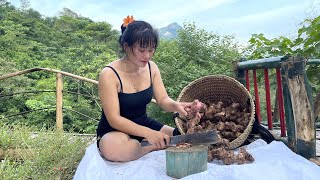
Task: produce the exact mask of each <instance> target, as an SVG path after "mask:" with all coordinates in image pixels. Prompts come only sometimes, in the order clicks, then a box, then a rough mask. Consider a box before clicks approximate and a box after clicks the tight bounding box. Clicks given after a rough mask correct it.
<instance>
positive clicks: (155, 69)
mask: <svg viewBox="0 0 320 180" xmlns="http://www.w3.org/2000/svg"><path fill="white" fill-rule="evenodd" d="M149 63H150V67H151V70H152V71H153V72H157V71H159V68H158V65H157V64H156V63H155V62H154V61H149Z"/></svg>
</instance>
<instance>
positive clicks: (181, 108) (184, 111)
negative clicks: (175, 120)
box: [176, 102, 192, 116]
mask: <svg viewBox="0 0 320 180" xmlns="http://www.w3.org/2000/svg"><path fill="white" fill-rule="evenodd" d="M191 105H192V102H176V106H177V112H178V113H179V114H180V115H183V116H187V115H188V111H190V109H191Z"/></svg>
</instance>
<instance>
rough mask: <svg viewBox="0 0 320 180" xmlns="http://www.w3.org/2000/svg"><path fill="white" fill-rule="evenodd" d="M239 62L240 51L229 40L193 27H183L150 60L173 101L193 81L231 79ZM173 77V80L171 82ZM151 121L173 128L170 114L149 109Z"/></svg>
mask: <svg viewBox="0 0 320 180" xmlns="http://www.w3.org/2000/svg"><path fill="white" fill-rule="evenodd" d="M239 58H240V48H239V46H238V45H237V43H236V42H234V41H233V37H232V36H223V37H222V36H219V35H217V34H213V33H211V32H207V31H205V30H204V29H200V28H197V27H196V26H195V24H194V23H190V24H185V25H184V28H183V29H182V30H181V31H179V34H178V38H177V39H172V40H162V41H161V43H160V46H159V49H157V52H156V55H155V57H154V58H153V60H154V61H155V62H156V63H157V65H158V67H159V69H160V71H161V75H162V79H163V82H164V84H165V87H166V90H167V92H168V94H169V96H170V97H172V98H173V99H176V98H177V97H178V96H179V94H180V92H181V90H182V89H183V88H184V87H185V86H186V85H188V84H189V83H190V82H192V81H193V80H195V79H197V78H200V77H202V76H206V75H210V74H225V75H229V76H232V74H233V64H232V61H233V60H236V59H239ZM173 77H174V78H173ZM149 113H150V116H151V117H154V118H156V119H158V120H160V121H162V122H164V123H166V124H172V114H170V113H165V112H163V111H162V110H161V109H159V108H158V107H151V108H149Z"/></svg>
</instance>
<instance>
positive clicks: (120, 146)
mask: <svg viewBox="0 0 320 180" xmlns="http://www.w3.org/2000/svg"><path fill="white" fill-rule="evenodd" d="M173 130H174V128H172V127H170V126H167V125H164V126H163V127H162V128H161V129H160V132H163V133H165V134H167V135H169V136H172V134H173ZM99 148H100V152H101V153H102V155H103V156H104V157H105V158H106V159H108V160H110V161H120V162H124V161H132V160H136V159H139V158H140V157H142V156H144V155H146V154H148V153H149V152H151V151H154V150H159V149H158V148H157V147H156V146H153V145H150V146H144V147H141V144H140V142H139V141H137V140H135V139H131V138H130V137H129V136H128V135H127V134H125V133H122V132H118V131H113V132H109V133H107V134H105V135H104V136H103V137H102V138H101V139H100V142H99Z"/></svg>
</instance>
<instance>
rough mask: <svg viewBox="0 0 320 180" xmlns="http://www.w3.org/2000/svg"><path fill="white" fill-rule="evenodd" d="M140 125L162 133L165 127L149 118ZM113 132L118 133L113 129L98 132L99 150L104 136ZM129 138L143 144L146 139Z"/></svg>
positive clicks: (131, 136)
mask: <svg viewBox="0 0 320 180" xmlns="http://www.w3.org/2000/svg"><path fill="white" fill-rule="evenodd" d="M139 124H140V125H141V126H145V127H148V128H150V129H153V130H155V131H160V129H161V128H162V127H163V126H164V124H162V123H160V122H158V121H156V120H154V119H152V118H149V117H147V118H146V119H144V120H143V122H141V123H139ZM112 131H117V130H116V129H113V128H109V129H100V130H97V147H98V148H99V142H100V139H101V138H102V136H104V135H105V134H107V133H109V132H112ZM129 136H130V138H132V139H136V140H138V141H139V142H141V141H142V140H143V139H144V137H140V136H133V135H129Z"/></svg>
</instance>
